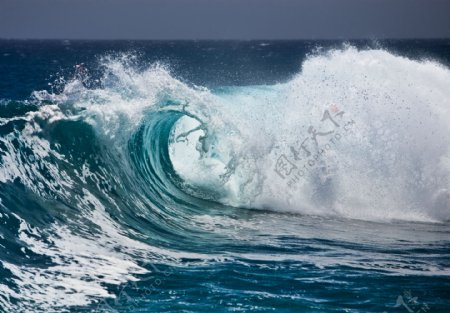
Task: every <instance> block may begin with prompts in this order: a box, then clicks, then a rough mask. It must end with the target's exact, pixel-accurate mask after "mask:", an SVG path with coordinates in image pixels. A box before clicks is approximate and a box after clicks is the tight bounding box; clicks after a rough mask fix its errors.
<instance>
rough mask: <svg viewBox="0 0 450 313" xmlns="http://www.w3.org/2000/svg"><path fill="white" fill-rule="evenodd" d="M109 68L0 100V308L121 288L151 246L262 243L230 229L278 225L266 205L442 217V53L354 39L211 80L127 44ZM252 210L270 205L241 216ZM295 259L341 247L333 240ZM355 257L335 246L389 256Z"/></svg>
mask: <svg viewBox="0 0 450 313" xmlns="http://www.w3.org/2000/svg"><path fill="white" fill-rule="evenodd" d="M101 68H102V70H103V76H102V78H101V79H100V81H99V82H96V84H93V85H89V77H87V76H83V75H78V76H77V77H75V78H74V79H72V80H70V81H67V82H64V84H63V89H62V92H60V93H57V94H56V93H49V92H47V91H37V92H34V94H33V100H30V101H27V102H17V101H12V100H3V103H2V107H3V109H2V112H3V114H2V116H1V119H0V128H1V138H0V149H1V161H0V182H1V189H0V191H1V202H0V206H1V211H0V212H1V213H0V214H1V215H0V220H1V221H2V225H3V224H5V225H8V227H3V226H2V233H1V234H0V244H1V245H2V246H3V247H6V249H5V250H4V251H3V252H1V253H0V260H1V262H2V265H3V268H2V269H1V271H2V272H3V273H2V274H3V275H4V276H5V277H7V278H6V279H5V281H7V282H8V283H5V284H1V285H0V287H1V291H2V293H1V295H0V304H1V306H2V307H3V308H6V309H5V310H19V311H20V310H26V309H27V308H29V307H30V305H32V304H38V307H39V309H41V310H42V311H46V312H51V311H60V310H63V308H67V307H71V306H75V305H76V306H82V305H88V304H90V303H91V304H92V302H93V301H94V302H95V301H97V300H96V299H101V298H108V297H113V296H114V295H113V294H112V293H110V292H109V291H108V290H109V289H108V287H107V286H108V285H119V284H123V283H126V282H129V281H136V280H138V278H137V277H139V275H146V273H148V272H149V268H148V266H146V264H148V263H146V262H152V263H158V264H159V263H161V264H165V265H170V266H184V265H185V264H186V262H187V264H189V266H204V265H205V264H208V263H210V262H227V260H230V259H233V258H235V259H236V258H244V259H250V260H257V259H261V257H262V255H258V253H256V252H255V253H243V252H242V251H241V250H240V249H238V248H236V247H234V248H233V247H228V248H227V244H228V242H229V239H230V236H231V238H233V239H234V240H235V241H247V240H250V238H253V239H252V240H254V242H253V245H254V246H255V247H256V246H259V245H261V246H264V245H269V246H270V245H271V244H272V243H271V242H265V241H264V240H263V239H261V238H262V237H261V238H259V239H255V238H256V237H253V236H252V235H251V233H265V232H267V231H268V229H272V230H274V229H276V231H275V230H274V231H275V232H277V231H278V232H280V234H281V233H283V231H282V230H283V229H284V231H286V229H285V228H283V227H281V226H280V225H282V224H280V225H278V226H276V227H274V224H273V223H275V222H273V221H272V220H271V217H270V216H271V214H272V213H269V212H271V211H282V212H289V213H296V214H299V216H305V215H308V216H315V217H311V218H313V219H315V218H330V217H336V218H338V220H339V225H341V226H342V225H345V224H347V222H345V221H346V220H345V219H343V220H342V219H341V218H352V219H360V220H365V221H372V222H373V221H381V222H388V221H392V220H403V221H416V222H445V221H448V220H449V219H450V150H449V148H450V129H449V127H450V126H449V124H448V121H449V120H450V89H449V88H448V83H449V82H450V70H449V69H447V68H445V67H444V66H442V65H440V64H438V63H436V62H432V61H414V60H410V59H406V58H403V57H400V56H396V55H393V54H391V53H389V52H387V51H384V50H357V49H356V48H352V47H348V48H345V49H341V50H333V51H329V52H327V53H323V54H316V55H312V56H310V57H308V58H307V59H306V60H305V61H304V63H303V65H302V69H301V71H299V73H298V74H297V75H295V76H294V77H292V78H291V79H290V80H288V81H287V82H284V83H279V84H276V85H265V86H246V87H222V88H217V89H215V90H209V89H207V88H203V87H198V86H191V85H188V84H187V83H185V82H182V81H180V80H178V79H177V78H175V77H173V76H171V74H170V71H169V70H167V69H166V68H165V67H163V66H161V65H158V64H155V65H152V66H150V67H147V68H145V69H142V68H140V69H139V66H137V64H136V61H135V60H134V58H133V57H130V56H124V57H121V58H117V57H116V58H112V57H105V58H103V59H102V61H101ZM11 208H15V209H14V210H12V209H11ZM248 209H257V210H258V211H256V212H259V211H261V212H262V213H261V214H262V215H261V216H259V217H258V218H254V217H252V218H249V219H247V218H237V217H239V216H241V217H242V215H246V214H253V213H252V212H253V210H248ZM265 214H268V216H266V215H265ZM236 216H237V217H236ZM302 219H305V220H306V221H304V222H303V223H306V224H304V225H303V226H304V230H303V232H305V233H304V234H303V235H305V236H306V237H308V236H313V235H311V233H309V231H308V229H309V227H310V226H311V225H309V222H308V219H307V218H306V217H305V218H303V217H302ZM280 220H283V223H288V222H289V218H288V219H287V220H286V219H285V218H284V217H280ZM280 223H281V222H280ZM283 225H285V224H283ZM324 227H325V228H326V227H327V226H324ZM344 227H345V226H344ZM383 227H390V226H388V224H386V226H383ZM330 228H332V227H330ZM230 229H231V230H230ZM297 232H301V231H300V230H298V229H294V228H292V229H290V230H289V231H288V233H290V234H291V235H292V236H296V235H298V234H297ZM311 232H313V231H312V230H311ZM16 233H17V234H16ZM272 235H274V234H272ZM360 235H361V234H360ZM366 235H367V240H368V241H370V237H371V236H373V234H370V233H367V234H366ZM362 236H363V237H364V235H362ZM347 239H348V240H352V239H351V238H350V237H348V238H347V237H346V238H345V239H343V240H347ZM235 244H236V243H235ZM205 246H208V251H205V249H204V247H205ZM7 251H15V255H14V256H11V255H10V254H8V252H7ZM287 254H288V253H287ZM266 257H268V258H269V259H272V258H274V257H275V256H274V255H272V256H267V255H266ZM277 257H278V258H279V259H280V260H283V259H290V260H292V258H294V259H296V258H297V259H298V258H299V256H298V255H296V256H293V255H291V256H287V255H284V254H283V253H281V254H279V255H278V256H277ZM358 258H361V262H358V261H355V260H358ZM300 259H301V260H302V261H305V260H306V259H308V262H312V263H314V264H316V265H318V266H321V267H324V266H327V265H330V264H331V263H333V262H332V261H331V259H328V256H327V254H326V253H325V254H324V255H310V256H308V257H300ZM300 259H298V260H300ZM362 259H363V255H359V254H358V253H356V252H355V254H352V256H351V257H349V258H347V259H345V258H343V259H340V260H335V262H339V264H347V265H348V266H355V267H359V268H366V267H368V268H378V267H380V266H382V265H380V264H383V262H384V261H385V260H383V257H381V256H377V258H374V259H377V263H376V264H375V263H370V262H369V261H364V262H363V261H362ZM298 260H297V261H298ZM402 262H405V263H408V262H406V261H404V260H401V259H400V260H398V264H400V265H398V266H397V267H393V268H390V270H392V271H393V272H401V271H404V272H408V271H409V272H414V273H415V274H417V273H422V274H423V273H426V274H427V275H433V274H435V273H439V275H447V274H448V267H446V266H443V265H442V264H431V265H425V264H424V265H423V267H422V265H421V264H419V265H417V267H416V268H411V267H407V266H403V265H402ZM35 264H45V265H35ZM427 266H429V267H427ZM49 295H52V296H51V297H49Z"/></svg>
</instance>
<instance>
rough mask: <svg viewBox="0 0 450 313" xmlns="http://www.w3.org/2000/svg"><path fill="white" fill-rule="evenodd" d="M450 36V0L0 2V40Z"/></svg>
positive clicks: (99, 0)
mask: <svg viewBox="0 0 450 313" xmlns="http://www.w3.org/2000/svg"><path fill="white" fill-rule="evenodd" d="M443 37H445V38H450V0H0V38H55V39H352V38H371V39H374V38H443Z"/></svg>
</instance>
